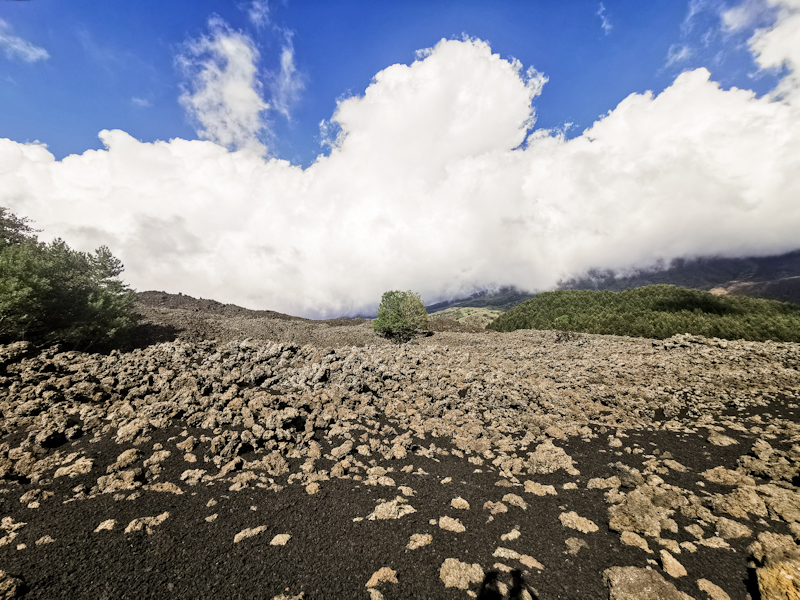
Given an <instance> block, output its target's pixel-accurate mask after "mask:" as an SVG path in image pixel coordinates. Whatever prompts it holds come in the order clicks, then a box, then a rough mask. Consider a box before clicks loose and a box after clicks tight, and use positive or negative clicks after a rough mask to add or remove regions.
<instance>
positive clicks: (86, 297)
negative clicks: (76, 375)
mask: <svg viewBox="0 0 800 600" xmlns="http://www.w3.org/2000/svg"><path fill="white" fill-rule="evenodd" d="M0 219H2V222H0V227H2V231H0V234H2V235H0V343H8V342H14V341H19V340H29V341H31V342H33V343H35V344H39V345H47V344H54V343H64V344H67V345H69V346H71V347H74V348H81V349H87V348H89V347H91V346H95V347H97V346H104V345H109V344H111V345H113V344H115V343H117V342H120V341H121V340H122V339H123V338H124V337H125V336H126V334H128V333H129V332H130V331H131V330H132V329H133V327H134V325H135V322H136V317H135V315H134V313H133V304H134V300H135V296H134V294H133V292H132V291H131V290H130V289H129V288H128V287H127V286H126V285H125V284H124V283H123V282H122V280H120V279H119V275H120V274H121V273H122V270H123V267H122V263H120V261H119V260H118V259H117V258H115V257H114V256H113V255H112V254H111V251H110V250H109V249H108V248H107V247H105V246H101V247H100V248H98V249H97V250H96V251H95V252H94V253H93V254H91V253H87V252H78V251H76V250H72V249H71V248H70V247H69V246H67V244H66V243H65V242H64V241H63V240H60V239H57V240H54V241H53V242H51V243H50V244H44V243H41V242H38V241H36V238H35V237H34V236H32V235H31V232H32V231H33V230H31V229H30V228H29V227H28V226H27V222H28V221H27V219H18V218H17V217H14V216H13V215H10V216H9V214H7V212H6V210H5V209H2V211H0Z"/></svg>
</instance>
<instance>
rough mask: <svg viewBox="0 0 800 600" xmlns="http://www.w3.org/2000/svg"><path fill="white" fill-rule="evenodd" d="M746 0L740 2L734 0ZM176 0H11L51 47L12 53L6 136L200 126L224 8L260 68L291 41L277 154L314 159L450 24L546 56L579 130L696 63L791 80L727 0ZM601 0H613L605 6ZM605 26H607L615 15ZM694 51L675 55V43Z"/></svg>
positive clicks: (543, 117)
mask: <svg viewBox="0 0 800 600" xmlns="http://www.w3.org/2000/svg"><path fill="white" fill-rule="evenodd" d="M730 5H731V6H733V5H734V3H733V2H731V3H730ZM262 6H263V7H265V10H264V11H263V13H262V14H264V18H263V19H262V21H261V22H260V23H259V22H254V21H253V19H252V18H251V16H250V15H251V10H252V9H253V5H252V4H251V3H250V2H245V1H240V2H231V1H228V0H225V1H197V0H171V1H170V2H161V1H154V0H141V1H137V2H100V3H98V2H96V1H92V0H72V1H70V2H58V1H54V0H31V1H28V2H13V1H4V2H0V19H3V20H4V21H5V22H6V23H7V25H8V27H9V28H10V29H11V31H12V33H13V35H15V36H18V37H20V38H22V39H24V40H27V41H28V42H30V43H31V44H33V45H35V46H38V47H40V48H42V49H44V50H45V51H46V52H47V54H49V58H48V59H46V60H39V61H35V62H34V63H28V62H25V61H24V60H20V59H19V58H16V59H14V58H9V57H8V56H6V57H5V60H3V59H2V58H0V107H2V111H0V137H7V138H10V139H12V140H16V141H21V142H25V141H34V140H39V141H41V142H43V143H45V144H47V145H48V147H49V149H50V151H51V152H52V153H53V154H54V155H55V156H56V158H62V157H64V156H65V155H67V154H72V153H82V152H83V151H84V150H87V149H90V148H95V149H96V148H102V147H103V146H102V143H101V142H100V140H99V139H98V137H97V134H98V133H99V132H100V131H101V130H102V129H116V128H118V129H122V130H124V131H127V132H128V133H130V134H131V135H132V136H134V137H135V138H137V139H139V140H142V141H155V140H167V139H171V138H176V137H177V138H183V139H197V135H196V133H195V123H193V122H192V121H191V119H190V118H188V117H187V115H186V113H185V111H184V109H183V107H182V106H181V104H180V103H179V102H178V98H179V96H180V94H181V90H182V87H181V86H182V85H184V84H185V79H186V78H185V76H184V74H183V73H182V72H181V70H180V69H179V68H177V67H176V56H178V55H180V54H181V53H182V52H183V50H184V47H185V45H186V44H187V42H189V41H190V40H192V39H195V38H198V37H199V36H202V35H203V34H205V33H206V32H207V30H208V22H209V19H210V18H212V17H214V16H218V17H219V18H221V19H223V20H224V21H225V22H226V23H227V24H228V25H229V26H230V27H231V28H233V29H234V30H241V31H243V32H245V33H246V34H247V35H249V36H250V37H251V38H252V39H253V40H254V42H255V44H256V46H257V48H258V50H259V52H260V61H259V63H258V68H259V73H260V77H261V79H263V80H264V81H268V80H269V76H270V73H274V72H276V71H278V70H279V69H280V54H281V50H282V48H283V47H284V46H285V45H286V43H287V39H290V40H291V44H292V46H293V49H294V63H295V67H296V69H297V73H298V75H299V77H300V78H301V80H302V82H303V84H304V89H303V91H302V93H301V94H300V95H299V96H298V97H297V98H296V101H295V102H293V104H292V106H291V107H290V116H289V118H288V119H287V118H286V117H285V116H284V115H281V114H267V115H265V118H267V119H269V121H270V123H271V129H272V131H273V132H274V137H273V139H272V144H271V148H272V153H273V155H275V156H278V157H281V158H284V159H286V160H289V161H291V162H292V163H295V164H302V165H304V166H307V165H309V164H310V163H311V162H312V161H313V159H314V158H315V157H316V156H317V154H319V153H320V152H323V151H325V150H326V149H325V148H323V147H321V146H320V131H319V123H320V121H322V120H323V119H330V118H331V116H332V114H333V112H334V110H335V108H336V102H337V100H338V99H340V98H341V97H343V96H347V95H352V94H362V93H363V92H364V90H365V89H366V87H367V86H368V85H369V83H370V81H371V79H372V77H373V76H374V75H375V74H376V73H378V72H379V71H380V70H382V69H384V68H386V67H387V66H389V65H392V64H395V63H405V64H409V63H411V62H413V61H414V58H415V51H417V50H419V49H422V48H429V47H431V46H433V45H435V44H436V43H437V42H438V41H439V40H440V39H441V38H448V39H450V38H460V37H461V36H462V35H467V36H470V37H476V38H479V39H482V40H486V41H488V42H490V43H491V46H492V49H493V51H494V52H496V53H499V54H500V55H501V56H503V57H509V56H513V57H515V58H517V59H518V60H520V61H521V62H522V64H523V65H524V66H525V67H526V68H527V67H529V66H533V67H535V68H536V69H537V70H538V71H541V72H542V73H544V74H545V75H546V76H547V77H548V78H549V82H548V83H547V85H546V87H545V91H544V93H543V94H542V95H541V96H540V97H539V98H538V99H537V100H536V103H535V107H536V110H537V115H538V122H537V127H542V128H561V127H563V126H564V125H565V124H566V123H572V124H573V126H572V128H570V129H569V130H568V131H567V135H568V136H574V135H579V134H580V133H581V132H582V131H583V130H584V129H585V128H587V127H589V126H591V124H592V123H593V122H594V121H595V120H596V119H597V118H598V116H599V115H601V114H604V113H606V112H607V111H609V110H611V109H613V108H614V107H615V106H616V105H617V104H618V103H619V102H620V101H621V100H622V99H623V98H625V97H626V96H628V95H629V94H630V93H633V92H644V91H646V90H653V91H654V92H656V93H658V92H660V91H662V90H663V89H664V88H665V87H667V86H668V85H670V84H671V83H672V81H673V79H674V78H675V76H676V75H677V74H678V73H680V72H681V71H682V70H685V69H688V68H693V67H698V66H705V67H706V68H708V69H709V70H710V71H711V73H712V77H713V79H714V80H715V81H718V82H720V83H721V84H722V85H723V86H724V87H730V86H739V87H745V88H748V89H753V90H755V91H757V92H758V93H760V94H762V93H764V92H766V91H768V90H770V89H772V88H773V87H774V85H775V82H776V81H777V78H776V76H775V75H774V74H771V73H770V74H760V76H758V77H753V73H755V72H756V71H757V69H756V67H755V64H754V61H753V56H752V55H751V53H750V52H748V50H747V47H746V44H745V41H746V39H747V35H746V33H747V32H744V33H738V34H724V33H721V32H719V14H720V12H721V10H722V8H723V7H725V6H726V5H725V4H724V3H720V2H697V1H695V2H691V3H687V2H679V1H675V0H669V1H665V0H656V1H652V2H641V1H638V0H632V1H614V0H607V1H606V2H603V3H602V4H601V3H599V2H595V1H586V2H584V1H568V2H544V1H530V2H488V1H483V2H475V1H458V2H448V1H440V2H395V3H389V2H373V1H358V2H354V1H337V2H319V1H315V2H300V1H292V0H287V1H286V2H271V3H269V4H266V3H264V4H263V5H262ZM601 7H602V8H601ZM604 24H605V27H604ZM683 47H685V48H688V49H690V51H691V56H689V57H687V58H686V59H685V60H679V61H677V62H672V63H671V64H670V62H669V59H670V52H671V50H672V51H673V52H674V51H675V49H680V48H683Z"/></svg>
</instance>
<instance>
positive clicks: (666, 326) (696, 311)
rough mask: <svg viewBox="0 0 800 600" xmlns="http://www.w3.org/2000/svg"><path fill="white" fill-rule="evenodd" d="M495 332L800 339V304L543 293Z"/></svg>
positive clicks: (687, 294) (668, 288) (676, 290)
mask: <svg viewBox="0 0 800 600" xmlns="http://www.w3.org/2000/svg"><path fill="white" fill-rule="evenodd" d="M487 328H488V329H492V330H494V331H514V330H516V329H546V330H557V331H563V332H581V333H598V334H606V335H626V336H632V337H647V338H655V339H665V338H668V337H671V336H673V335H675V334H678V333H691V334H693V335H703V336H705V337H716V338H722V339H728V340H738V339H742V340H751V341H766V340H773V341H783V342H800V305H797V304H792V303H788V302H778V301H775V300H763V299H758V298H748V297H746V296H732V295H727V296H715V295H713V294H711V293H709V292H706V291H703V290H695V289H688V288H683V287H677V286H674V285H648V286H643V287H640V288H636V289H628V290H625V291H623V292H610V291H605V290H604V291H577V290H565V291H557V292H545V293H542V294H539V295H538V296H536V297H535V298H533V299H532V300H528V301H527V302H523V303H522V304H520V305H518V306H516V307H514V308H512V309H511V310H509V311H508V312H506V313H504V314H502V315H500V316H499V317H498V318H497V319H495V320H494V321H492V322H491V323H490V324H489V325H487Z"/></svg>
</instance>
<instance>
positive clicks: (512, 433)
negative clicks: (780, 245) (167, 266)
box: [0, 308, 800, 600]
mask: <svg viewBox="0 0 800 600" xmlns="http://www.w3.org/2000/svg"><path fill="white" fill-rule="evenodd" d="M159 311H161V312H159ZM197 312H198V311H193V310H189V309H186V308H160V309H159V308H153V309H152V310H151V312H150V315H149V317H148V318H151V319H153V321H154V322H156V321H157V319H158V318H161V322H162V323H170V324H172V325H173V326H177V325H179V326H180V327H178V328H179V329H180V328H182V329H183V332H184V334H182V338H183V339H181V337H180V336H179V339H177V340H174V341H170V342H164V343H159V344H155V345H152V346H149V347H146V348H142V349H138V350H134V351H132V352H127V353H120V352H116V351H115V352H112V353H110V354H109V355H100V354H85V353H80V352H63V351H60V350H59V349H58V348H51V349H46V350H44V351H37V350H36V349H34V348H33V347H31V346H30V345H29V344H26V343H18V344H12V345H9V346H5V347H2V348H0V386H2V389H4V393H3V396H2V399H0V413H2V420H0V478H1V479H0V507H1V508H2V515H3V518H2V529H0V569H2V571H3V572H2V574H0V594H6V596H5V597H14V594H17V595H22V594H26V595H27V597H37V598H45V597H58V596H59V594H61V593H62V592H61V591H60V590H62V589H63V590H65V591H64V592H63V593H64V595H66V594H67V591H68V590H69V589H70V588H69V585H72V586H73V588H72V590H73V592H74V591H75V589H78V590H80V592H81V594H79V595H96V596H97V597H100V596H102V593H106V594H108V595H109V597H122V596H121V594H120V593H119V592H120V591H121V590H131V589H134V588H135V587H136V586H140V587H139V588H137V589H139V592H140V593H142V592H145V595H154V594H155V595H157V593H156V592H154V588H153V587H152V586H153V585H162V584H163V585H172V586H173V587H172V588H170V595H172V596H174V597H188V596H190V595H194V596H197V595H198V594H199V595H200V597H213V596H214V595H215V594H216V595H217V596H219V594H220V593H222V594H223V595H229V596H231V597H235V596H237V594H229V593H228V592H230V591H231V590H230V588H224V589H225V590H226V591H225V592H220V590H219V589H218V588H215V587H214V586H215V585H230V581H229V580H227V583H224V582H223V581H222V579H220V577H221V576H220V577H218V579H215V580H214V581H206V580H204V579H202V577H204V576H206V575H203V576H201V575H197V577H199V578H200V579H199V580H202V581H205V583H204V584H203V585H204V586H206V587H204V588H202V589H204V590H207V591H208V594H204V593H203V592H202V591H198V589H196V588H192V587H191V585H190V584H189V583H186V587H184V586H183V585H181V584H180V580H181V577H182V576H183V574H184V572H185V571H186V568H187V567H186V565H189V564H195V563H191V562H186V563H185V564H184V563H181V560H177V559H176V557H177V556H183V555H182V554H180V549H181V548H182V544H183V543H184V542H183V540H187V539H188V540H190V541H191V542H192V543H193V544H200V545H202V544H206V545H207V546H208V550H207V552H210V553H212V554H207V556H206V560H219V558H218V557H219V556H220V555H221V554H220V553H228V554H230V553H231V552H233V551H232V550H231V548H237V549H238V548H245V547H247V548H248V552H249V553H250V556H258V557H261V558H260V560H263V561H266V562H267V563H269V564H270V565H272V566H271V569H270V570H269V572H268V573H267V574H264V573H262V574H261V575H262V578H261V580H259V581H260V583H259V586H260V587H259V588H258V589H260V590H262V591H261V593H262V594H263V590H267V592H268V593H267V597H269V598H273V597H275V598H280V597H283V598H290V597H300V596H299V595H303V596H302V597H305V598H316V597H325V595H326V594H332V596H328V597H358V596H359V595H360V596H363V597H365V598H366V597H368V596H369V597H371V598H372V599H373V600H375V599H377V598H380V597H386V598H401V597H410V596H415V597H431V598H456V597H459V598H463V597H465V596H466V597H470V596H471V597H491V596H489V595H488V594H489V593H490V592H491V591H492V590H494V592H493V593H495V594H498V593H499V594H508V593H510V592H511V591H512V590H514V589H518V590H520V592H519V593H524V594H527V595H528V596H530V597H534V596H535V595H537V594H538V595H539V597H541V598H556V597H567V598H569V597H583V598H591V597H610V598H629V597H637V598H638V597H653V598H656V597H657V598H665V597H675V598H685V597H693V598H712V599H714V600H716V599H717V598H726V597H727V598H746V597H747V596H748V594H749V595H750V596H751V597H754V596H753V594H755V593H756V592H755V590H757V589H758V587H759V585H760V586H761V589H762V591H763V590H768V589H772V588H770V586H772V587H773V588H774V587H775V586H779V585H784V587H785V585H786V581H791V580H788V579H787V577H788V576H789V575H791V574H792V573H795V572H797V569H798V565H800V562H798V558H800V551H798V546H797V544H796V541H797V540H798V539H800V494H799V493H798V488H797V487H796V484H797V483H798V472H799V471H800V464H798V459H800V424H798V418H797V415H798V412H797V411H798V410H800V408H799V407H798V404H797V402H798V398H800V373H799V372H798V370H799V369H800V345H797V344H778V343H754V342H730V341H727V342H726V341H724V340H713V339H704V338H697V337H693V336H688V335H684V336H675V337H674V338H670V339H668V340H664V341H652V340H643V339H632V338H616V337H612V336H590V335H580V336H577V337H575V338H574V339H572V340H569V341H562V342H556V341H555V336H554V334H553V333H552V332H538V331H517V332H514V333H508V334H500V333H494V332H481V333H463V332H452V331H444V332H437V333H435V334H434V335H432V336H430V337H424V338H420V339H417V340H414V341H413V342H411V343H409V344H406V345H403V346H397V345H394V344H391V343H389V342H387V341H385V340H382V339H380V338H377V337H376V336H375V335H374V333H373V332H372V331H371V330H370V329H369V323H366V322H363V321H359V322H355V323H347V324H346V325H345V324H342V322H332V323H329V324H320V323H315V322H310V321H299V320H298V321H293V320H289V319H282V318H274V316H271V315H266V316H263V315H255V316H254V315H247V314H244V315H237V314H233V315H209V314H208V313H202V312H201V313H200V314H199V315H198V314H194V315H193V314H192V313H197ZM159 315H160V317H159ZM192 319H194V321H193V320H192ZM199 320H202V321H203V322H204V323H206V325H204V326H203V327H204V328H198V327H195V328H194V329H192V327H191V326H192V323H195V324H196V323H197V322H199ZM176 324H177V325H176ZM187 331H188V333H186V332H187ZM209 332H213V333H215V334H219V338H218V339H217V340H207V339H206V340H202V339H198V338H202V337H204V336H206V335H207V334H208V333H209ZM245 334H246V335H247V337H246V338H245ZM243 338H244V339H243ZM282 503H283V504H282ZM223 506H225V510H224V511H223V510H222V507H223ZM281 506H285V508H280V507H281ZM289 507H291V508H289ZM65 523H73V524H75V526H74V529H73V528H72V526H70V527H67V526H66V525H65ZM178 527H180V531H178V530H177V529H176V528H178ZM234 529H235V530H236V531H234ZM221 532H228V533H230V535H229V537H227V534H223V533H221ZM101 536H105V537H101ZM114 536H116V537H114ZM262 536H265V537H263V539H262ZM559 540H560V541H559ZM98 544H99V545H101V546H103V545H105V546H106V548H107V549H108V551H111V549H115V550H114V551H116V552H118V553H119V558H120V560H122V561H123V562H124V560H125V557H128V558H127V559H129V560H131V561H133V562H136V563H137V564H139V563H141V561H144V563H141V564H139V566H140V567H141V568H150V569H152V568H153V565H152V564H150V563H147V560H151V559H150V558H143V557H142V556H141V554H142V553H145V552H146V553H150V555H151V556H154V557H156V558H152V560H157V561H160V562H159V564H161V565H162V567H161V568H162V569H163V568H165V567H163V564H164V563H165V562H169V561H176V565H183V567H181V568H182V569H183V570H175V571H172V572H170V573H171V575H170V577H171V578H172V579H171V580H170V581H169V582H168V583H167V582H163V581H160V580H159V579H158V578H150V579H148V578H146V577H145V578H144V579H142V577H141V576H139V575H136V572H133V571H132V572H130V573H129V572H128V571H126V568H125V567H116V569H117V571H115V570H114V569H113V568H109V567H106V566H103V564H102V563H100V562H98V559H97V558H92V556H93V554H92V552H93V551H92V550H90V548H96V547H97V546H98ZM120 544H122V545H120ZM126 544H130V546H131V547H134V546H136V547H137V548H138V552H137V553H136V554H134V555H131V554H126V553H129V552H130V550H129V549H127V545H126ZM303 544H305V546H303ZM326 544H327V546H326ZM330 544H333V545H332V546H331V545H330ZM326 547H327V548H329V549H330V550H331V552H333V553H334V555H335V556H332V555H325V552H324V551H323V552H322V554H323V555H324V556H314V557H311V556H309V554H308V552H311V553H312V554H319V553H320V549H323V550H324V548H326ZM344 547H348V548H350V552H351V553H352V555H353V557H354V560H355V557H359V559H358V560H357V561H356V562H354V563H353V564H352V565H349V563H348V562H347V561H348V558H347V557H344V556H340V555H339V554H340V550H339V549H341V548H344ZM293 548H295V549H293ZM301 548H305V551H303V552H301V551H300V549H301ZM237 552H239V550H237ZM242 552H244V551H243V550H242ZM281 552H283V553H284V554H281ZM293 552H300V554H296V553H295V554H293ZM226 555H227V554H226ZM243 556H244V555H243ZM47 557H50V558H51V559H52V560H50V561H48V560H46V559H47ZM56 557H58V558H56ZM53 560H61V561H66V563H65V564H66V566H64V568H63V572H62V571H60V570H58V569H57V568H56V569H55V570H56V574H53V572H48V570H47V569H43V568H42V567H41V565H42V564H45V563H47V564H49V565H50V569H51V571H52V569H53V568H54V567H53V562H52V561H53ZM185 560H186V561H189V558H186V559H185ZM230 560H233V559H230ZM242 560H243V561H245V563H246V562H247V561H246V560H245V558H242ZM75 561H78V562H77V563H76V562H75ZM137 561H138V562H137ZM145 563H147V564H148V565H150V566H149V567H144V566H142V565H144V564H145ZM245 563H241V564H245ZM70 564H72V565H73V566H72V570H71V571H70V569H69V565H70ZM236 564H237V565H239V568H242V566H241V564H240V563H236ZM297 565H303V568H301V569H299V571H300V573H298V569H297ZM348 565H349V566H348ZM178 568H179V567H178V566H176V567H175V569H178ZM337 569H341V571H337ZM82 570H86V571H87V572H86V573H85V574H84V575H81V572H82ZM198 571H200V572H203V571H204V567H203V566H202V565H198ZM205 571H208V572H209V573H215V572H216V571H215V570H214V568H207V569H205ZM367 571H368V572H367ZM76 572H77V574H76ZM331 572H332V573H334V574H330V573H331ZM303 573H306V574H305V575H304V574H303ZM320 573H328V574H327V575H325V574H320ZM343 573H346V575H344V574H343ZM218 575H219V574H218ZM207 576H209V577H210V575H207ZM115 578H116V579H115ZM98 579H99V581H98ZM148 581H149V583H148ZM799 581H800V580H799ZM65 582H67V583H69V585H66V583H65ZM132 582H135V584H134V583H132ZM65 585H66V587H63V586H65ZM193 585H198V584H196V583H194V584H193ZM237 585H239V584H237ZM241 585H243V586H244V587H243V588H242V589H241V590H239V592H237V593H238V597H255V592H252V593H251V591H252V590H251V588H248V587H247V585H249V584H248V583H246V582H244V583H241ZM54 586H55V587H54ZM59 586H62V587H59ZM98 586H99V587H98ZM103 586H104V587H103ZM131 586H134V588H131ZM142 586H143V587H142ZM515 586H516V587H515ZM101 588H102V589H101ZM523 588H524V589H526V590H527V591H524V592H522V591H521V590H522V589H523ZM253 589H255V588H253ZM645 589H651V590H660V591H657V592H653V594H656V595H652V596H643V595H642V594H643V593H644V592H642V590H645ZM103 590H105V592H103ZM215 590H216V591H215ZM637 590H639V591H637ZM131 593H132V592H131ZM648 593H649V592H648ZM765 593H766V592H765ZM636 594H639V595H636ZM73 597H74V596H73ZM259 597H263V595H262V596H259ZM495 597H496V596H495ZM764 597H769V596H764ZM775 597H779V596H775Z"/></svg>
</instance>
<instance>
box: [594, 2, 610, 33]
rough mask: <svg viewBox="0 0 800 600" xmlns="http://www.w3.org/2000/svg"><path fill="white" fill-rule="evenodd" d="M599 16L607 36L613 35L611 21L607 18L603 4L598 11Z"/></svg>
mask: <svg viewBox="0 0 800 600" xmlns="http://www.w3.org/2000/svg"><path fill="white" fill-rule="evenodd" d="M597 16H598V17H600V26H601V27H602V28H603V31H604V32H605V34H606V35H608V34H609V33H611V29H612V27H613V26H612V25H611V21H610V20H609V19H608V17H607V16H606V7H605V5H604V4H603V3H602V2H601V3H600V8H598V9H597Z"/></svg>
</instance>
